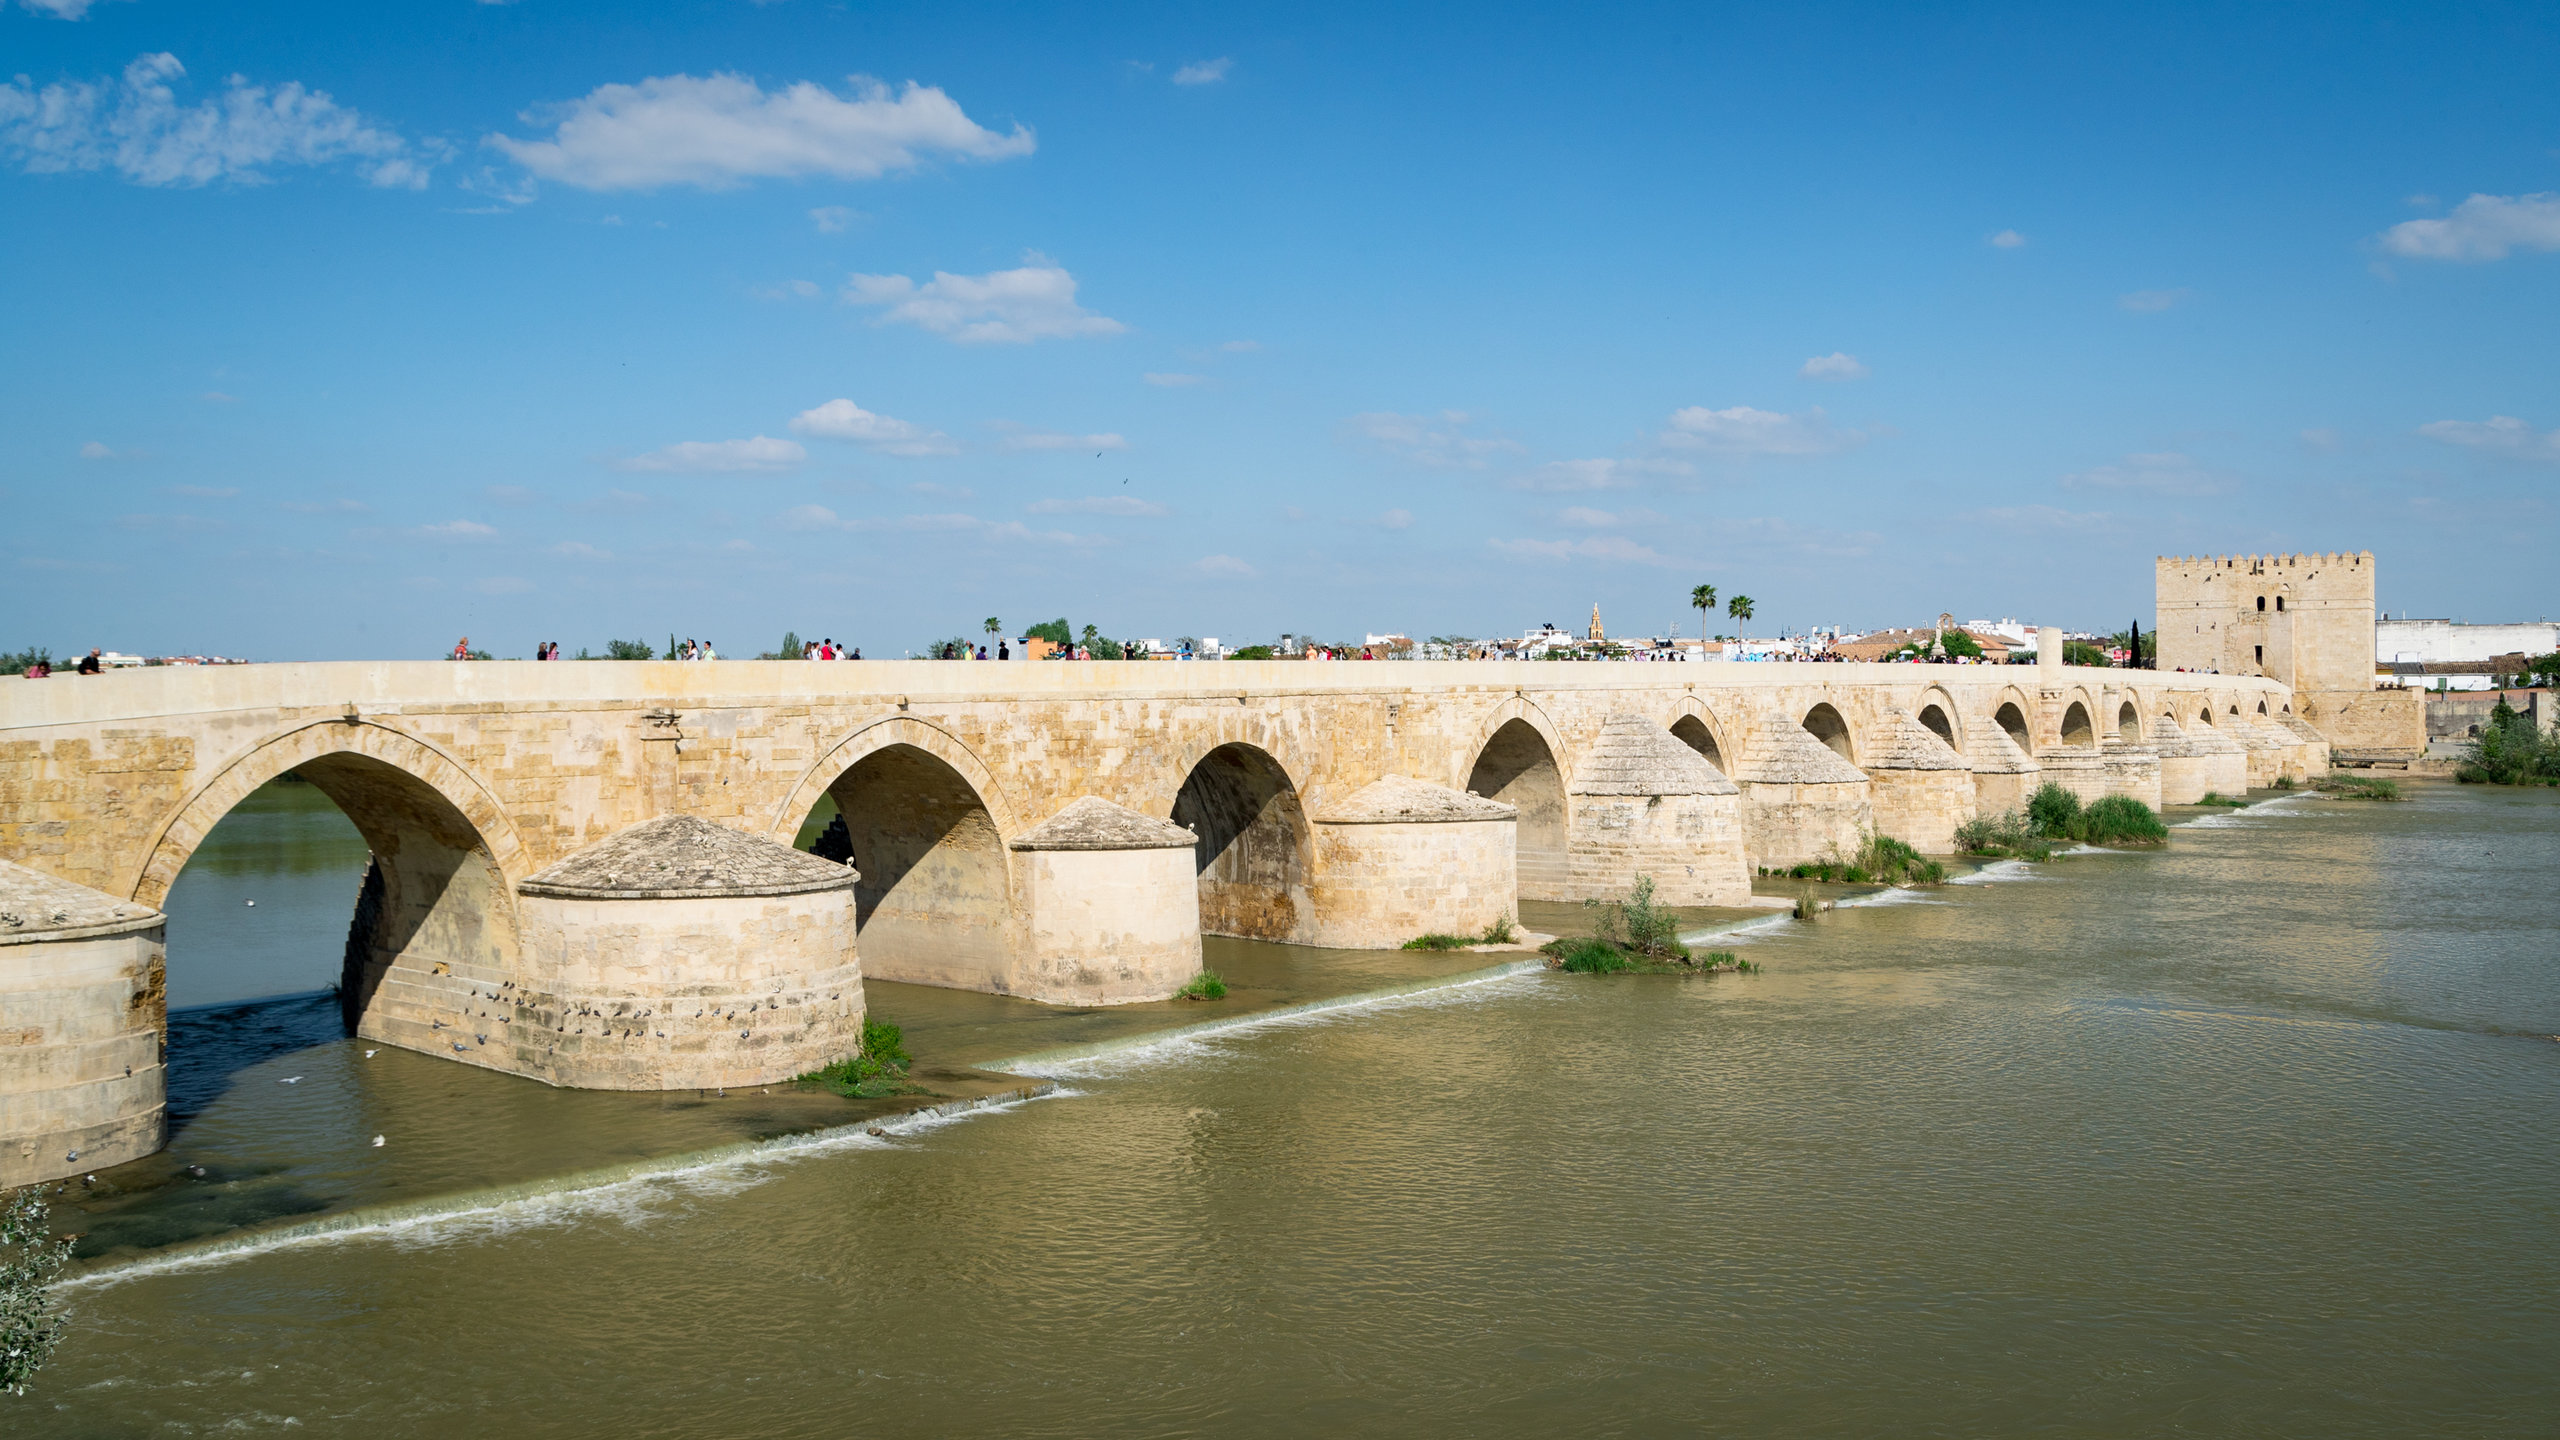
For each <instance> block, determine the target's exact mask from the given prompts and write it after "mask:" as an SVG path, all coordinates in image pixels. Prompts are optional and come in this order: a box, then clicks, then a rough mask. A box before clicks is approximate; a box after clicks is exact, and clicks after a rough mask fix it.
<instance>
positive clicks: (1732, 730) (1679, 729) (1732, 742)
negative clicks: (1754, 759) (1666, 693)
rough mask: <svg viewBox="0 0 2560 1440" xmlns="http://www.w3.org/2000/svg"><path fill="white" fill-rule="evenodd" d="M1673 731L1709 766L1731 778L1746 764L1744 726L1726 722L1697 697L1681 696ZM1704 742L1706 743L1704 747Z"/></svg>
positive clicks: (1672, 727) (1671, 725)
mask: <svg viewBox="0 0 2560 1440" xmlns="http://www.w3.org/2000/svg"><path fill="white" fill-rule="evenodd" d="M1669 728H1670V730H1671V733H1672V734H1673V735H1674V736H1676V737H1678V738H1679V740H1680V741H1681V742H1682V743H1683V744H1685V745H1687V746H1688V747H1689V748H1690V749H1692V750H1695V751H1697V752H1698V753H1699V754H1701V755H1704V756H1705V757H1707V763H1708V764H1710V765H1713V766H1714V767H1716V769H1718V770H1720V771H1722V772H1724V774H1725V775H1726V776H1728V777H1730V776H1731V775H1732V774H1733V767H1734V766H1736V765H1738V764H1740V763H1742V727H1740V726H1737V725H1731V724H1728V723H1726V722H1725V720H1724V719H1723V718H1722V717H1721V716H1719V715H1717V714H1716V712H1715V710H1714V708H1713V707H1712V706H1710V705H1708V704H1707V702H1706V701H1704V700H1701V699H1699V698H1698V697H1697V696H1696V695H1695V694H1689V695H1683V696H1681V697H1680V703H1679V706H1678V708H1677V709H1676V710H1674V711H1673V713H1672V716H1671V721H1670V727H1669ZM1701 739H1703V740H1704V741H1705V742H1706V743H1704V744H1700V743H1699V741H1700V740H1701Z"/></svg>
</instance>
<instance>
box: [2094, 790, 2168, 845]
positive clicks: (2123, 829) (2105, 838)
mask: <svg viewBox="0 0 2560 1440" xmlns="http://www.w3.org/2000/svg"><path fill="white" fill-rule="evenodd" d="M2071 838H2072V839H2074V840H2085V841H2087V842H2088V843H2090V844H2092V845H2161V844H2166V843H2167V842H2168V839H2169V827H2168V826H2166V825H2164V824H2162V823H2161V821H2160V817H2159V816H2157V815H2155V814H2153V813H2151V807H2150V806H2148V805H2145V804H2143V803H2142V802H2141V801H2139V800H2136V799H2134V798H2133V797H2132V796H2130V795H2109V796H2107V797H2106V798H2105V799H2103V800H2094V801H2091V802H2090V804H2089V808H2087V809H2086V810H2083V811H2081V812H2080V818H2079V819H2078V820H2077V821H2076V822H2075V823H2074V824H2073V825H2072V828H2071Z"/></svg>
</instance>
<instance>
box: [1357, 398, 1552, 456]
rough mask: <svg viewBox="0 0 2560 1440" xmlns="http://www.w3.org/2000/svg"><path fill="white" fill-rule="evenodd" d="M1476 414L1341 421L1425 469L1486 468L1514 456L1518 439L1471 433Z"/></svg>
mask: <svg viewBox="0 0 2560 1440" xmlns="http://www.w3.org/2000/svg"><path fill="white" fill-rule="evenodd" d="M1475 424H1476V417H1475V416H1473V415H1470V414H1468V413H1467V412H1466V411H1464V410H1443V411H1440V412H1439V413H1437V414H1433V415H1398V414H1394V413H1392V412H1389V411H1384V410H1373V411H1369V412H1366V413H1364V414H1359V415H1354V416H1352V417H1351V418H1350V419H1348V420H1345V421H1343V422H1342V428H1343V431H1344V432H1345V433H1346V434H1348V435H1350V436H1352V437H1354V438H1356V439H1360V440H1365V441H1367V442H1369V443H1370V444H1371V445H1374V446H1376V447H1377V448H1378V449H1380V450H1383V451H1385V452H1387V453H1388V454H1390V455H1393V456H1395V457H1396V458H1398V459H1400V460H1404V461H1406V462H1408V463H1411V464H1415V465H1419V466H1422V467H1423V468H1424V469H1426V470H1482V469H1485V468H1487V467H1489V466H1490V465H1491V464H1492V463H1493V459H1494V457H1495V456H1498V455H1516V454H1519V453H1520V452H1521V445H1520V442H1519V441H1517V440H1511V439H1506V438H1504V437H1502V436H1499V435H1479V434H1475V433H1473V432H1472V427H1473V426H1474V425H1475Z"/></svg>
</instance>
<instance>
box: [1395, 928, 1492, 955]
mask: <svg viewBox="0 0 2560 1440" xmlns="http://www.w3.org/2000/svg"><path fill="white" fill-rule="evenodd" d="M1474 943H1476V942H1474V941H1473V940H1470V939H1468V938H1467V937H1466V936H1464V935H1443V934H1440V933H1438V932H1436V931H1435V932H1433V933H1432V934H1429V935H1416V936H1414V937H1413V938H1412V939H1410V940H1407V941H1406V942H1404V944H1403V945H1402V946H1400V947H1399V948H1401V949H1405V950H1464V949H1466V948H1467V947H1468V946H1470V945H1473V944H1474Z"/></svg>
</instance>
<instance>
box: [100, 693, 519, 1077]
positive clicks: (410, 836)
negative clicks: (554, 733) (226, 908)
mask: <svg viewBox="0 0 2560 1440" xmlns="http://www.w3.org/2000/svg"><path fill="white" fill-rule="evenodd" d="M288 770H290V771H292V772H294V773H295V774H296V775H298V776H300V777H301V778H302V779H304V780H306V781H308V782H310V784H311V785H312V786H313V788H315V789H317V790H319V791H320V793H321V794H323V795H326V796H327V797H328V798H329V800H330V803H332V804H334V805H336V806H337V807H338V809H339V810H340V811H342V812H344V813H345V815H346V817H347V819H348V820H349V821H350V822H351V823H353V824H354V826H355V827H356V830H357V833H359V834H361V835H362V836H363V837H364V840H365V844H366V846H367V847H368V848H369V849H371V850H372V852H373V860H372V863H371V865H370V866H368V867H367V869H366V872H365V877H364V883H363V887H362V889H361V890H360V891H359V892H358V894H357V896H356V898H355V903H354V906H353V910H354V915H353V918H352V920H351V921H350V923H349V925H348V932H347V945H346V956H345V964H344V970H343V972H342V974H341V977H340V981H339V1003H340V1006H341V1008H342V1009H343V1011H344V1013H345V1017H346V1021H347V1026H348V1028H349V1029H350V1030H353V1031H355V1032H356V1033H358V1034H361V1035H364V1036H366V1037H368V1038H371V1039H378V1040H387V1041H389V1042H391V1043H393V1044H396V1045H403V1046H407V1047H409V1048H411V1049H420V1050H428V1051H431V1052H436V1051H441V1050H442V1049H443V1044H442V1043H440V1040H439V1038H438V1037H437V1036H436V1035H435V1034H434V1031H435V1025H434V1022H435V1021H436V1020H437V1019H439V1018H442V1017H446V1016H448V1015H458V1014H460V1013H462V1007H461V1006H460V1004H459V1002H458V997H457V995H456V992H457V991H458V990H459V989H464V988H468V987H471V986H474V985H478V984H483V983H485V984H487V985H489V986H491V987H492V988H495V987H496V986H498V985H499V984H501V983H503V982H508V981H521V980H522V979H523V977H522V976H521V975H520V974H519V973H518V972H519V958H520V957H519V951H518V937H517V923H516V905H515V882H516V881H517V880H520V879H522V878H524V875H525V874H526V873H528V871H529V869H530V857H528V856H527V855H526V854H525V850H524V845H523V842H522V839H521V837H520V836H519V835H518V833H517V831H516V828H515V825H514V824H513V822H512V821H510V820H509V819H508V817H507V814H506V812H505V810H504V809H503V808H502V807H501V806H500V805H499V803H498V801H497V798H496V797H495V796H494V795H492V794H491V793H490V792H489V790H488V788H487V787H485V786H483V785H482V784H481V783H480V782H479V781H478V779H477V778H475V777H474V776H472V775H471V773H470V772H469V771H468V770H467V769H465V768H464V767H463V765H462V764H461V762H460V761H459V760H457V759H456V758H454V757H453V756H452V755H449V754H447V753H446V752H445V751H443V750H442V749H440V748H438V747H436V746H434V745H432V744H430V743H429V742H427V741H425V740H422V739H420V738H418V737H417V736H414V735H410V734H408V733H406V732H404V731H400V730H395V729H393V728H391V727H390V726H387V725H383V724H380V723H378V722H375V721H370V720H362V719H359V720H354V721H348V720H323V721H315V722H311V723H307V724H303V725H298V726H295V727H293V728H291V729H288V730H285V731H282V732H280V733H278V734H275V735H272V736H270V737H268V738H267V739H266V740H263V741H261V742H259V743H258V744H257V745H254V746H252V747H251V748H250V749H249V750H248V751H247V752H245V753H243V754H242V755H241V756H239V757H238V758H237V759H235V760H233V761H232V762H231V763H230V764H228V765H226V766H224V767H223V769H222V771H221V772H220V773H219V774H217V775H215V776H214V777H213V778H212V779H210V780H209V781H207V782H206V783H205V784H204V785H202V786H200V787H199V788H198V789H197V790H196V792H195V793H194V794H193V795H191V796H189V797H188V799H187V801H186V803H185V804H184V805H182V806H180V807H179V809H178V812H177V813H176V814H175V815H173V816H172V817H171V818H170V820H169V821H168V823H167V824H165V825H163V826H162V827H161V829H160V833H159V835H158V836H157V837H156V838H155V839H154V841H153V843H152V846H151V850H150V854H149V856H148V858H147V859H145V861H144V862H143V864H142V867H141V871H140V873H139V874H138V875H137V876H136V877H135V880H134V884H133V890H132V892H131V893H132V894H133V896H134V898H135V899H137V900H140V901H143V902H144V903H147V904H152V905H157V904H159V903H160V901H161V899H162V898H163V897H165V896H166V895H167V894H168V891H169V886H170V885H171V884H172V883H173V882H175V880H176V879H177V876H178V872H179V871H180V870H181V869H183V868H184V867H185V865H186V862H187V857H189V856H190V855H192V854H194V853H195V850H196V848H197V847H198V846H200V845H202V844H203V843H204V839H205V837H206V836H207V835H209V834H211V833H212V830H213V827H214V826H215V825H216V824H217V823H219V822H220V821H221V819H222V817H223V816H224V815H225V814H227V813H229V812H230V810H231V808H232V807H233V806H235V805H237V804H239V803H240V801H241V800H243V799H245V798H247V797H248V795H249V794H250V792H252V791H254V790H256V789H257V788H258V787H260V786H262V785H264V784H266V783H267V782H268V781H270V780H273V779H275V778H276V777H277V776H279V775H282V774H284V773H285V772H286V771H288ZM175 938H176V939H177V941H178V944H179V946H180V947H181V950H182V951H183V946H184V937H183V936H181V937H175ZM446 1023H448V1024H450V1023H452V1022H451V1021H450V1020H447V1021H446ZM485 1049H486V1046H485V1042H477V1041H476V1037H475V1048H474V1049H473V1050H472V1051H470V1052H469V1053H467V1054H466V1055H465V1058H467V1059H468V1060H469V1061H470V1062H471V1063H474V1064H482V1065H489V1064H493V1063H494V1062H493V1061H492V1060H491V1059H490V1057H489V1056H488V1055H486V1054H484V1053H481V1052H482V1051H484V1050H485ZM457 1053H460V1052H457ZM499 1068H505V1067H504V1066H503V1065H500V1066H499Z"/></svg>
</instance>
